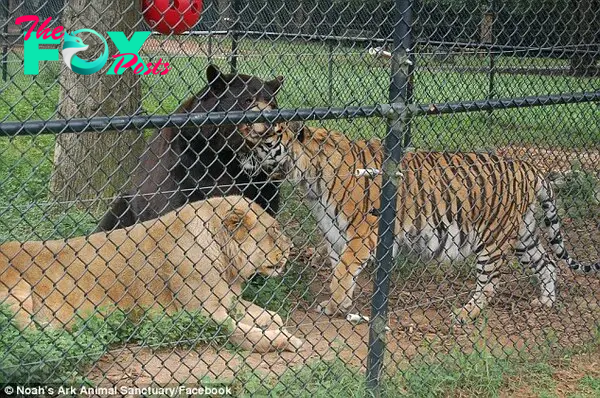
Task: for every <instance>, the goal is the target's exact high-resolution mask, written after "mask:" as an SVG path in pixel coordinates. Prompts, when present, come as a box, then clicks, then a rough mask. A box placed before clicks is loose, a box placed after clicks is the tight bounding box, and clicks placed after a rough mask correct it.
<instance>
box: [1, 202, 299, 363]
mask: <svg viewBox="0 0 600 398" xmlns="http://www.w3.org/2000/svg"><path fill="white" fill-rule="evenodd" d="M291 246H292V243H291V241H290V239H289V238H288V237H286V236H285V235H284V234H283V233H282V232H281V229H280V226H279V224H278V223H277V221H276V220H275V219H274V218H273V217H272V216H270V215H269V214H267V213H266V212H265V211H264V210H262V208H261V207H260V206H259V205H257V204H255V203H253V202H252V201H250V200H249V199H246V198H244V197H242V196H227V197H221V198H212V199H208V200H204V201H199V202H194V203H190V204H187V205H185V206H183V207H181V208H179V209H177V210H174V211H171V212H169V213H166V214H165V215H163V216H161V217H160V218H158V219H154V220H149V221H145V222H143V223H139V224H135V225H133V226H131V227H127V228H123V229H116V230H113V231H110V232H98V233H94V234H92V235H90V236H83V237H76V238H71V239H63V240H52V241H42V242H24V243H21V242H8V243H4V244H1V245H0V303H2V302H4V303H6V304H8V305H9V306H10V307H11V308H12V309H13V310H14V311H15V320H16V322H17V324H18V325H19V326H20V327H26V326H28V325H33V324H34V323H32V321H33V320H35V322H36V323H38V324H43V323H48V324H50V325H51V326H53V327H66V328H67V329H69V328H70V327H71V326H72V324H73V322H74V321H75V320H76V319H77V316H76V315H77V314H76V312H80V313H85V312H93V311H95V310H97V309H98V308H101V307H105V306H115V307H116V308H119V309H121V310H123V311H125V312H126V313H130V314H133V313H136V311H137V312H138V313H139V310H140V309H143V310H149V311H152V310H162V311H166V312H167V313H169V314H172V313H174V312H176V311H181V310H186V311H197V310H200V311H203V313H204V314H205V315H207V316H209V317H210V318H212V319H213V320H214V321H216V322H219V323H226V322H230V323H231V324H233V329H232V334H231V336H230V340H231V341H232V342H233V343H234V344H236V345H238V346H240V347H241V348H242V349H244V350H251V351H255V352H269V351H273V350H287V351H295V350H297V349H299V348H300V346H301V345H302V341H301V340H300V339H298V338H296V337H294V336H293V335H291V334H290V333H289V332H287V331H286V330H285V329H283V321H282V319H281V317H280V316H279V315H277V314H276V313H274V312H271V311H268V310H266V309H263V308H261V307H259V306H257V305H255V304H253V303H250V302H246V301H244V300H242V299H241V298H240V295H241V291H242V283H243V282H244V281H245V280H247V279H248V278H250V277H251V276H253V275H254V274H255V273H260V274H263V275H266V276H277V275H280V274H281V272H282V271H283V268H284V265H285V263H286V262H287V259H288V257H289V252H290V248H291ZM236 305H237V308H234V307H236ZM240 307H242V308H241V311H240ZM233 310H235V311H236V314H237V313H241V314H239V315H240V316H238V317H236V319H234V317H233V316H232V315H231V314H230V313H229V312H230V311H233ZM240 318H241V319H240Z"/></svg>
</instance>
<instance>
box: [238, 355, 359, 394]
mask: <svg viewBox="0 0 600 398" xmlns="http://www.w3.org/2000/svg"><path fill="white" fill-rule="evenodd" d="M233 389H234V396H239V397H273V398H275V397H299V398H303V397H306V398H329V397H363V396H365V387H364V375H363V374H362V373H361V372H360V371H359V370H358V369H357V368H354V367H352V366H349V365H348V364H346V363H345V362H344V361H343V360H342V359H340V358H335V359H334V360H330V361H315V362H312V363H309V364H307V365H304V366H301V367H297V368H290V369H288V370H286V371H285V372H284V373H283V374H282V375H281V376H280V377H278V378H265V377H264V376H261V375H260V374H259V373H257V372H254V371H252V370H247V369H245V370H244V371H242V372H240V375H239V377H238V378H236V380H235V382H234V384H233Z"/></svg>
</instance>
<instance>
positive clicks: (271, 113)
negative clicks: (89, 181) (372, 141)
mask: <svg viewBox="0 0 600 398" xmlns="http://www.w3.org/2000/svg"><path fill="white" fill-rule="evenodd" d="M593 101H600V91H594V92H582V93H565V94H555V95H543V96H529V97H519V98H505V99H495V100H494V99H492V100H474V101H459V102H448V103H439V104H409V105H403V104H401V103H392V104H376V105H369V106H349V107H338V108H325V107H322V108H299V109H274V110H266V111H232V112H201V113H189V114H185V113H181V114H171V115H137V116H114V117H92V118H77V119H54V120H29V121H25V122H3V123H0V136H19V135H36V134H61V133H83V132H104V131H114V130H129V129H148V128H164V127H179V128H181V127H186V126H203V125H223V124H225V125H226V124H234V125H235V124H242V123H256V122H272V123H274V122H281V121H294V120H327V119H352V118H366V117H376V116H377V117H394V116H396V115H398V114H400V113H402V112H408V113H410V114H411V115H413V116H427V115H439V114H447V113H463V112H477V111H485V110H494V109H511V108H526V107H534V106H549V105H560V104H569V103H582V102H593Z"/></svg>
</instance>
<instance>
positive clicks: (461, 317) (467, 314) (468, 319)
mask: <svg viewBox="0 0 600 398" xmlns="http://www.w3.org/2000/svg"><path fill="white" fill-rule="evenodd" d="M480 314H481V306H480V305H477V304H475V303H472V302H470V303H468V304H467V305H465V306H464V307H462V308H460V309H459V310H457V311H455V312H454V322H455V323H457V324H459V325H467V324H470V323H472V322H473V321H474V320H475V319H477V318H478V317H479V315H480Z"/></svg>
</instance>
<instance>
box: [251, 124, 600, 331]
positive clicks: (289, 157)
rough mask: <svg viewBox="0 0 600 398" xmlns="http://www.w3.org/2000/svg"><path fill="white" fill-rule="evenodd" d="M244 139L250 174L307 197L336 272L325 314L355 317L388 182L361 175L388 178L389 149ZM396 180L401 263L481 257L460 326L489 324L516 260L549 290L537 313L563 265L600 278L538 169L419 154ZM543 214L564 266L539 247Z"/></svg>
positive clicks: (287, 135) (272, 134)
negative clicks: (292, 185)
mask: <svg viewBox="0 0 600 398" xmlns="http://www.w3.org/2000/svg"><path fill="white" fill-rule="evenodd" d="M245 138H246V140H247V145H248V146H249V147H250V148H251V150H250V152H249V154H250V155H249V156H248V157H247V158H246V159H245V160H244V161H243V162H242V166H243V167H244V168H246V169H247V170H249V169H256V168H257V167H261V168H262V169H263V170H265V171H271V172H274V171H276V170H279V172H283V173H284V174H285V176H286V178H287V179H289V180H291V181H294V182H296V183H298V184H299V185H300V186H301V187H302V188H303V190H304V197H305V198H306V200H307V201H308V205H309V207H310V208H311V209H312V210H311V211H312V213H313V216H314V218H315V219H316V220H317V222H318V225H319V229H320V230H321V232H322V233H323V235H324V237H325V241H326V246H327V248H328V249H329V253H330V255H329V256H330V260H331V263H332V266H333V278H332V279H331V281H330V286H329V287H330V294H331V296H330V298H329V299H328V300H326V301H323V302H321V303H320V304H319V305H318V307H317V310H318V311H321V312H324V313H325V314H327V315H339V314H344V313H347V312H348V310H349V309H350V308H351V306H352V296H353V292H354V289H355V285H356V280H357V276H358V275H359V273H360V272H361V270H362V269H363V268H364V266H365V265H366V264H367V262H368V261H369V260H372V257H373V255H374V252H375V247H376V244H377V236H378V211H379V206H380V203H379V200H380V188H381V185H382V176H381V174H380V173H379V174H376V175H374V176H373V178H366V177H358V176H356V172H357V170H358V169H367V170H369V169H376V170H381V168H382V163H383V148H382V143H381V141H380V140H378V139H370V140H354V141H353V140H350V139H349V138H348V137H346V136H345V135H344V134H342V133H340V132H337V131H333V130H327V129H323V128H314V127H308V126H305V125H300V126H299V125H298V124H297V123H281V124H278V125H276V126H275V127H274V128H273V129H271V130H269V131H268V132H267V133H266V134H258V133H250V134H247V135H246V137H245ZM397 174H398V175H399V177H398V184H397V185H398V195H397V203H396V214H397V218H396V230H395V241H394V248H393V254H394V256H395V255H396V254H397V252H398V250H399V248H403V247H404V248H408V249H409V250H411V251H413V252H414V253H415V254H417V255H420V256H421V257H425V259H426V260H434V261H438V262H452V261H462V260H465V259H466V258H467V257H469V256H470V255H475V257H476V271H477V281H476V287H475V290H474V293H473V294H472V296H471V298H470V300H469V301H468V303H466V304H465V305H464V306H463V307H462V308H459V309H458V310H456V311H454V313H453V316H454V318H455V320H456V321H457V322H459V323H466V322H470V321H473V320H474V319H476V318H477V317H478V316H479V315H480V313H481V311H482V310H483V308H484V307H485V306H486V304H487V303H488V302H489V300H490V299H491V298H492V297H493V295H494V290H495V288H496V286H497V285H498V282H499V278H500V272H501V265H502V264H504V263H506V262H507V258H508V256H509V255H510V254H516V256H517V258H518V260H519V262H520V263H521V264H522V265H523V266H524V267H527V266H528V267H530V268H531V269H532V270H533V272H534V273H535V274H536V275H537V277H538V279H539V281H540V284H541V286H540V287H541V293H540V296H539V298H536V299H534V300H533V302H532V305H534V306H546V307H551V306H552V305H553V304H554V302H555V301H556V280H557V269H556V268H557V267H556V259H559V260H564V261H565V262H566V264H567V265H568V267H569V268H570V269H571V270H573V271H575V272H579V273H584V274H598V273H600V262H596V263H591V264H583V263H580V262H578V261H577V260H575V259H573V258H572V257H571V256H570V255H569V253H568V251H567V249H566V247H565V241H564V239H563V236H562V232H561V228H560V222H559V218H558V214H557V206H556V200H555V196H554V192H553V190H552V187H551V185H550V184H549V183H548V181H546V179H545V178H544V177H543V175H542V174H541V173H540V172H539V171H538V170H537V169H536V167H534V166H533V165H532V164H530V163H527V162H524V161H520V160H517V159H510V158H504V157H499V156H497V155H494V154H492V153H479V152H427V151H410V152H407V153H405V155H404V157H403V159H402V160H401V162H400V165H399V170H398V173H397ZM538 204H541V207H542V210H543V213H544V224H545V227H546V234H547V237H548V239H549V243H550V246H551V249H552V253H553V254H554V256H555V258H553V257H551V256H550V255H549V254H548V252H547V251H546V249H545V248H544V246H543V245H542V243H541V242H540V237H539V233H538V229H537V220H536V217H535V210H536V207H537V205H538Z"/></svg>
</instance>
